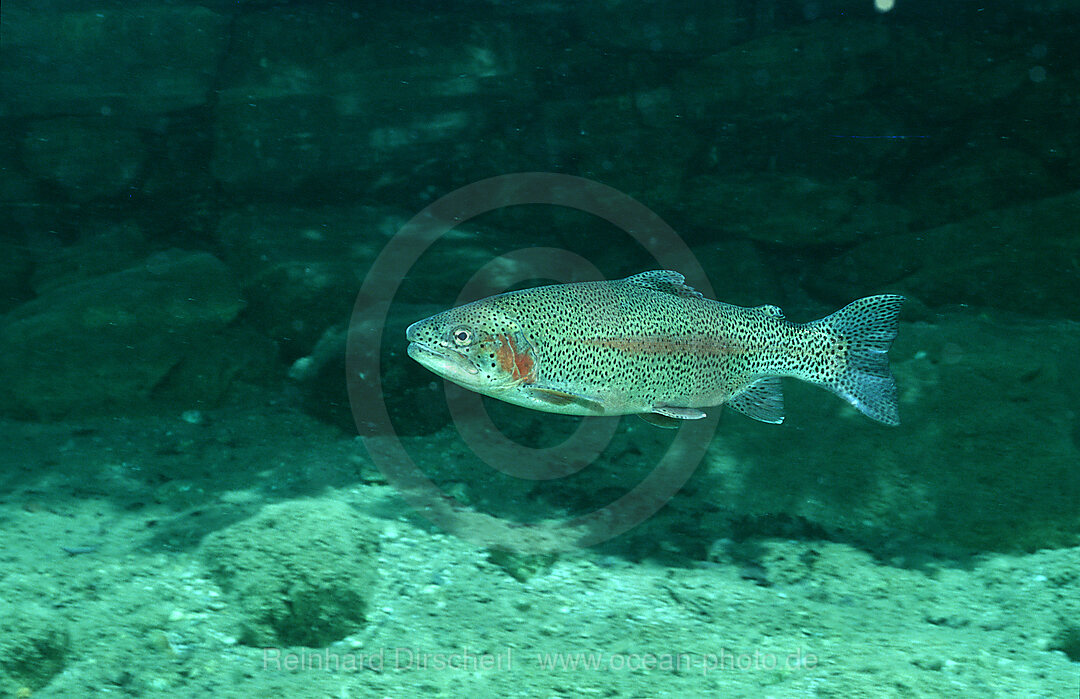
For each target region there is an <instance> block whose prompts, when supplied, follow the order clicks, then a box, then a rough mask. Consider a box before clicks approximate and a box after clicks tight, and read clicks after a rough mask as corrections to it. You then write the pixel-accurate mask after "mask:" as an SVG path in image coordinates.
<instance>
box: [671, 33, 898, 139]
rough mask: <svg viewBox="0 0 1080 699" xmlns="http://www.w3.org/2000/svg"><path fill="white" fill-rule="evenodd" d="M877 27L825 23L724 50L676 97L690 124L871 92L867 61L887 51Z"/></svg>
mask: <svg viewBox="0 0 1080 699" xmlns="http://www.w3.org/2000/svg"><path fill="white" fill-rule="evenodd" d="M888 43H889V33H888V29H887V28H886V27H885V26H884V25H882V24H879V23H877V22H859V21H844V22H840V21H821V22H815V23H814V24H813V25H810V26H804V27H795V28H792V29H789V30H786V31H782V32H777V33H775V34H770V35H767V36H764V37H762V38H759V39H754V40H752V41H748V42H746V43H743V44H739V45H738V46H736V47H733V48H731V49H729V50H726V51H721V52H719V53H717V54H715V55H713V56H711V57H709V58H708V59H706V60H704V61H702V62H701V63H699V64H698V65H696V66H693V67H691V68H688V69H686V70H684V71H682V72H681V73H680V75H679V78H678V83H679V89H678V90H677V94H678V95H680V97H681V98H682V103H683V107H684V109H685V113H686V114H687V115H688V116H691V117H692V118H701V117H704V116H706V115H710V114H717V113H720V114H724V115H725V118H731V117H733V116H738V115H746V114H771V113H779V112H785V111H786V112H788V113H791V112H792V111H793V110H796V111H797V110H799V109H806V108H812V107H815V106H816V104H817V103H819V102H820V101H821V99H822V95H825V94H827V95H828V99H829V100H831V101H833V102H837V101H844V100H851V99H855V98H858V97H861V96H863V95H865V94H866V93H867V92H868V91H869V90H871V89H872V88H873V87H874V85H875V81H876V79H877V77H876V76H875V75H874V74H873V72H872V71H871V70H870V68H871V66H870V65H869V58H868V57H870V56H872V55H874V54H878V53H881V52H882V51H883V50H885V48H886V47H887V46H888Z"/></svg>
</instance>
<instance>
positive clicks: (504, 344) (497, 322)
mask: <svg viewBox="0 0 1080 699" xmlns="http://www.w3.org/2000/svg"><path fill="white" fill-rule="evenodd" d="M405 336H406V338H407V339H408V340H409V349H408V351H409V356H410V357H412V358H413V359H415V360H416V361H417V362H419V363H420V364H421V365H423V366H424V367H425V368H427V369H428V370H430V371H432V372H434V373H435V374H438V375H439V376H441V377H443V378H444V379H447V380H449V381H453V382H454V383H456V384H458V385H460V386H464V387H465V388H467V389H469V390H472V391H476V392H477V393H483V394H485V395H489V396H493V397H496V398H502V399H503V400H506V399H507V397H506V393H507V392H509V391H513V390H514V389H516V388H518V387H519V386H521V385H522V384H523V383H532V382H533V381H534V380H535V375H536V359H535V357H534V354H533V348H532V345H531V343H529V341H528V340H527V339H526V337H525V334H524V333H523V332H522V330H521V327H520V326H519V324H518V323H517V322H516V321H515V320H514V319H513V318H512V317H510V316H509V315H508V314H507V313H506V312H504V311H503V310H501V309H500V308H498V306H497V304H493V303H490V299H483V300H481V301H475V302H473V303H469V304H465V305H463V306H458V307H456V308H451V309H450V310H448V311H444V312H442V313H438V314H436V315H433V316H431V317H430V318H425V319H424V320H421V321H417V322H416V323H413V324H412V325H410V326H409V328H408V330H406V331H405Z"/></svg>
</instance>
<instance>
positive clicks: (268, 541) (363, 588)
mask: <svg viewBox="0 0 1080 699" xmlns="http://www.w3.org/2000/svg"><path fill="white" fill-rule="evenodd" d="M376 537H377V534H376V533H375V531H374V530H373V529H372V528H371V526H370V525H369V524H368V522H367V520H365V519H364V518H363V517H361V516H360V514H359V513H358V512H357V511H356V510H354V509H352V508H351V507H349V506H348V505H346V504H344V503H341V502H338V501H336V500H301V501H295V502H284V503H281V504H277V505H267V506H265V507H263V508H262V510H260V511H259V513H258V514H257V515H255V516H254V517H251V518H249V519H246V520H243V521H241V522H238V523H236V524H234V525H232V526H230V527H226V528H225V529H221V530H219V531H216V532H214V533H212V534H210V535H209V536H207V537H206V538H205V539H204V540H203V543H202V545H201V547H200V552H201V553H202V556H203V558H204V560H205V561H206V564H207V566H208V567H209V569H210V572H211V574H212V575H213V576H214V579H215V580H217V582H218V584H219V585H221V587H222V588H223V589H224V590H225V591H226V592H227V593H228V594H229V595H231V596H232V597H233V598H234V600H235V604H236V606H237V608H238V609H239V610H240V614H241V618H240V619H239V623H240V626H241V635H240V641H241V643H245V644H247V645H251V646H272V645H290V646H293V645H296V646H308V647H312V648H323V647H326V646H328V645H330V644H331V643H334V642H335V641H340V640H341V639H343V638H345V637H346V636H348V635H349V634H351V633H353V632H355V631H356V630H357V629H359V628H360V627H361V626H362V625H363V624H364V621H365V619H366V617H367V613H368V608H369V607H370V606H371V603H372V595H373V588H374V585H375V582H376V578H377V575H378V572H377V570H376V567H375V566H376V561H375V555H376V551H377V548H378V541H377V538H376Z"/></svg>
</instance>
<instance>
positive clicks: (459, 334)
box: [450, 327, 472, 346]
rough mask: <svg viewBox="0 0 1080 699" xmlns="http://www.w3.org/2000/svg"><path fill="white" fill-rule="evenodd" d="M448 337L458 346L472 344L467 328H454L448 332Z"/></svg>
mask: <svg viewBox="0 0 1080 699" xmlns="http://www.w3.org/2000/svg"><path fill="white" fill-rule="evenodd" d="M450 337H452V338H454V342H455V343H456V344H457V345H459V346H464V345H467V344H469V343H470V342H472V331H471V330H469V329H468V328H464V327H461V328H454V329H453V330H452V331H451V332H450Z"/></svg>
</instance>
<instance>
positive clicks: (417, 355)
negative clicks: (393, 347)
mask: <svg viewBox="0 0 1080 699" xmlns="http://www.w3.org/2000/svg"><path fill="white" fill-rule="evenodd" d="M410 329H411V328H410ZM407 351H408V353H409V356H410V357H412V358H413V359H415V360H416V361H417V362H419V363H420V364H421V365H422V366H424V367H425V368H427V369H429V370H431V371H433V372H435V373H436V374H438V375H439V376H443V377H445V378H448V379H450V380H451V381H454V380H457V379H459V378H464V377H465V376H475V375H476V374H478V373H480V372H479V370H478V369H477V368H476V367H475V366H473V363H472V362H470V361H469V360H468V359H467V358H466V357H464V356H463V355H461V354H458V353H457V352H453V351H449V350H444V349H442V348H438V349H436V348H434V347H432V346H430V345H426V344H424V343H422V342H410V343H409V347H408V350H407Z"/></svg>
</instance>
